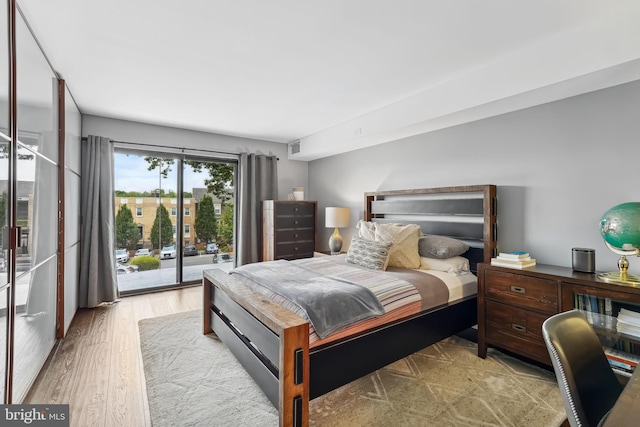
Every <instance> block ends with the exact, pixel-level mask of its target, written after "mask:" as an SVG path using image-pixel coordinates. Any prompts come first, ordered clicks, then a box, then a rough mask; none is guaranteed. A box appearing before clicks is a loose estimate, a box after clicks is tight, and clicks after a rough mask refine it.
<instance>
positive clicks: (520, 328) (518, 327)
mask: <svg viewBox="0 0 640 427" xmlns="http://www.w3.org/2000/svg"><path fill="white" fill-rule="evenodd" d="M511 329H513V330H515V331H518V332H527V328H526V327H524V326H522V325H518V324H517V323H512V324H511Z"/></svg>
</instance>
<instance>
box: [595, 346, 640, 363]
mask: <svg viewBox="0 0 640 427" xmlns="http://www.w3.org/2000/svg"><path fill="white" fill-rule="evenodd" d="M603 350H604V354H605V355H606V356H607V359H610V360H615V361H617V362H619V363H622V364H625V365H628V366H629V367H630V368H635V367H636V366H638V363H640V355H637V354H632V353H627V352H624V351H621V350H616V349H615V348H609V347H604V348H603Z"/></svg>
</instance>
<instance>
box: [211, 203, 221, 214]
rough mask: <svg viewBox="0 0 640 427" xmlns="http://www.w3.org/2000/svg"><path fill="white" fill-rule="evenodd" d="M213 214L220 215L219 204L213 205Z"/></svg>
mask: <svg viewBox="0 0 640 427" xmlns="http://www.w3.org/2000/svg"><path fill="white" fill-rule="evenodd" d="M213 212H214V213H215V214H216V215H222V205H221V204H220V203H215V204H214V205H213Z"/></svg>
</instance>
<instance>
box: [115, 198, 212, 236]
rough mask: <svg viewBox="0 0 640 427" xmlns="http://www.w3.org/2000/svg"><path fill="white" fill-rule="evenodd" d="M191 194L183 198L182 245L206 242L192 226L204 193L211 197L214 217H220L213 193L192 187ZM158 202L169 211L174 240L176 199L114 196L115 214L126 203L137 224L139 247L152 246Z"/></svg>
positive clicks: (175, 231)
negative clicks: (152, 231) (152, 233)
mask: <svg viewBox="0 0 640 427" xmlns="http://www.w3.org/2000/svg"><path fill="white" fill-rule="evenodd" d="M192 194H193V196H194V197H191V198H185V199H183V217H182V226H183V228H184V231H183V239H182V245H183V246H184V245H186V244H190V243H193V244H198V243H206V242H201V241H200V239H198V236H197V235H196V230H195V226H194V224H195V221H196V211H197V209H198V204H199V202H200V200H201V199H202V197H203V196H204V195H205V194H208V195H209V196H210V197H211V198H212V199H213V206H214V209H215V214H216V218H219V217H220V214H221V211H222V205H221V203H220V200H219V199H217V198H216V197H215V196H214V195H213V194H211V193H207V191H206V189H205V188H194V189H193V192H192ZM160 203H162V205H163V206H164V207H165V208H166V209H167V212H169V218H171V224H172V226H173V239H174V241H175V240H176V236H177V230H176V227H177V225H176V224H177V220H178V199H176V198H175V197H128V196H122V197H121V196H116V197H115V212H116V214H117V212H118V210H119V209H120V207H121V206H122V205H127V206H128V207H129V209H130V210H131V214H132V215H133V220H134V221H135V223H136V224H137V225H138V230H139V232H140V241H139V242H138V247H139V248H152V247H153V245H152V243H151V228H152V227H153V222H154V221H155V219H156V211H157V209H158V206H159V205H160Z"/></svg>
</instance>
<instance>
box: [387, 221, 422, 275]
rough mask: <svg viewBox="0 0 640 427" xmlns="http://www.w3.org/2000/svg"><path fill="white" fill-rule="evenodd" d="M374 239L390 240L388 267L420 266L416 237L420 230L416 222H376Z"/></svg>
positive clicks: (419, 234)
mask: <svg viewBox="0 0 640 427" xmlns="http://www.w3.org/2000/svg"><path fill="white" fill-rule="evenodd" d="M375 230H376V241H377V242H391V243H393V246H391V251H390V254H389V267H401V268H420V254H419V253H418V239H420V236H421V235H422V230H420V226H419V225H417V224H407V225H402V224H376V228H375Z"/></svg>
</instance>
